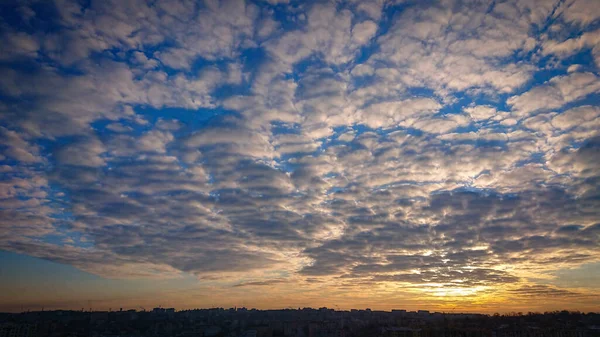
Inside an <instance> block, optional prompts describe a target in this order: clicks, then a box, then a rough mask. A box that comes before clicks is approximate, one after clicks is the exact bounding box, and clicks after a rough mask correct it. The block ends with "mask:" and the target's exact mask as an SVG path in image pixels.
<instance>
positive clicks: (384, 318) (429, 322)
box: [0, 308, 600, 337]
mask: <svg viewBox="0 0 600 337" xmlns="http://www.w3.org/2000/svg"><path fill="white" fill-rule="evenodd" d="M5 336H6V337H9V336H10V337H24V336H27V337H29V336H36V337H38V336H39V337H42V336H44V337H46V336H52V337H54V336H56V337H68V336H86V337H87V336H89V337H109V336H110V337H117V336H119V337H126V336H127V337H129V336H136V337H137V336H161V337H162V336H164V337H176V336H177V337H184V336H186V337H187V336H190V337H191V336H194V337H202V336H215V337H278V336H286V337H355V336H356V337H369V336H374V337H546V336H547V337H600V314H596V313H588V314H583V313H579V312H567V311H561V312H546V313H543V314H540V313H529V314H520V313H518V314H516V313H515V314H510V315H492V316H490V315H480V314H447V313H437V312H436V313H430V312H428V311H418V312H410V311H409V312H407V311H405V310H393V311H391V312H389V311H371V310H369V309H367V310H351V311H336V310H333V309H327V308H321V309H308V308H305V309H298V310H290V309H285V310H255V309H252V310H247V309H245V308H237V309H236V308H232V309H223V308H213V309H198V310H185V311H175V310H174V309H163V308H155V309H154V310H152V311H135V310H128V311H122V310H120V311H112V312H107V311H95V312H84V311H62V310H61V311H38V312H26V313H20V314H0V337H5Z"/></svg>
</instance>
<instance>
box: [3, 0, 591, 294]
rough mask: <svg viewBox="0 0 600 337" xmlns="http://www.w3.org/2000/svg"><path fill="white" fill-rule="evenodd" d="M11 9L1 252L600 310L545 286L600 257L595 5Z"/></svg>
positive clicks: (163, 4)
mask: <svg viewBox="0 0 600 337" xmlns="http://www.w3.org/2000/svg"><path fill="white" fill-rule="evenodd" d="M0 6H1V12H2V18H1V21H0V29H1V34H0V40H1V45H2V47H1V49H0V67H1V68H2V69H1V72H2V74H3V75H2V76H1V77H0V100H1V101H0V124H1V125H2V126H1V127H0V171H1V172H2V178H1V180H0V214H1V216H0V223H1V227H0V249H3V250H6V251H12V252H18V253H23V254H27V255H31V256H35V257H39V258H43V259H48V260H52V261H56V262H60V263H65V264H70V265H73V266H75V267H77V268H79V269H82V270H85V271H88V272H90V273H94V274H97V275H101V276H104V277H109V278H155V277H159V278H169V277H177V276H178V275H179V274H181V273H191V274H194V275H197V276H198V277H199V278H200V279H203V278H204V279H210V280H219V279H221V278H222V279H227V280H237V281H235V282H237V283H235V287H241V286H244V287H252V286H264V285H269V286H271V285H272V286H277V285H278V284H282V285H289V284H290V282H296V283H298V284H300V283H302V284H313V283H318V282H330V283H331V284H339V285H344V286H347V285H348V284H356V285H357V286H358V285H361V284H363V285H364V284H365V282H367V283H369V284H374V285H376V284H394V285H396V286H397V287H399V288H402V287H406V288H407V289H414V288H415V287H423V288H427V287H442V288H444V287H448V288H461V287H483V288H485V287H488V289H492V290H493V289H496V290H494V291H499V292H500V291H503V290H502V289H504V290H506V289H508V291H506V292H505V294H507V295H506V296H515V295H521V296H527V297H536V296H541V297H544V296H546V297H547V296H551V297H568V298H581V299H583V300H585V299H589V298H593V296H597V295H598V293H595V294H594V293H593V289H592V290H590V289H577V290H569V289H560V288H557V287H555V286H551V285H548V284H534V283H533V282H534V278H533V276H534V274H535V275H538V276H539V275H546V281H545V282H551V281H552V277H551V275H552V272H554V271H556V270H557V269H561V268H577V267H578V266H580V265H582V264H586V263H593V262H598V261H600V189H599V186H600V159H599V158H600V140H599V139H600V108H599V107H598V103H599V102H600V101H599V98H600V80H599V78H598V71H599V69H600V68H599V67H600V45H599V43H600V30H599V29H598V27H600V8H598V4H597V3H596V2H595V1H590V0H587V1H586V0H567V1H552V0H519V1H517V0H507V1H458V0H457V1H453V0H448V1H439V2H437V1H436V2H433V1H431V2H430V1H425V2H422V1H383V0H382V1H375V0H374V1H353V0H348V1H341V2H335V3H334V2H327V1H317V2H304V1H302V2H297V1H290V2H289V3H288V2H278V1H243V0H238V1H236V0H231V1H229V0H227V1H218V0H214V1H213V0H211V1H186V0H160V1H143V0H135V1H116V0H115V1H104V0H103V1H95V0H92V1H88V2H81V1H70V0H56V1H54V2H49V1H33V0H32V1H5V2H3V3H2V5H0ZM273 275H276V276H275V277H274V276H273ZM249 279H250V280H249ZM535 280H537V281H539V280H540V279H539V278H537V279H535ZM229 282H230V283H228V284H231V281H229ZM511 287H512V288H511ZM375 291H376V290H375ZM590 296H592V297H590Z"/></svg>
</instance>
